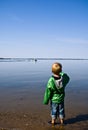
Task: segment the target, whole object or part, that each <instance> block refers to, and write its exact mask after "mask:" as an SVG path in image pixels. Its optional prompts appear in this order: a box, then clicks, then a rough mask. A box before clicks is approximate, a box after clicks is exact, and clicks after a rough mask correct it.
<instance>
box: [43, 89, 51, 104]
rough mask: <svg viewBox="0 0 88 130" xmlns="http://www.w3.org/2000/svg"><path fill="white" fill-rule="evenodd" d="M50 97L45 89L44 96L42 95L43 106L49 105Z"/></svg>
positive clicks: (48, 90) (48, 91)
mask: <svg viewBox="0 0 88 130" xmlns="http://www.w3.org/2000/svg"><path fill="white" fill-rule="evenodd" d="M50 95H51V91H50V89H49V88H46V90H45V95H44V100H43V104H45V105H47V104H48V103H49V100H50Z"/></svg>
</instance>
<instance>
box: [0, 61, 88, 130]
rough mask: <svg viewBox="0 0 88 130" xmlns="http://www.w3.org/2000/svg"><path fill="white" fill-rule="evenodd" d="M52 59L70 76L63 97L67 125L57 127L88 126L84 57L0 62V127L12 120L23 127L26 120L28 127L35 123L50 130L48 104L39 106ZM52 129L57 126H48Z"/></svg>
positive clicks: (77, 129) (79, 128) (87, 78)
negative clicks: (82, 58) (64, 96)
mask: <svg viewBox="0 0 88 130" xmlns="http://www.w3.org/2000/svg"><path fill="white" fill-rule="evenodd" d="M54 62H60V63H61V64H62V65H63V72H66V73H67V74H68V75H69V77H70V82H69V84H68V85H67V87H66V98H65V111H66V119H65V120H66V122H67V125H66V126H65V129H64V128H62V129H61V128H60V130H71V129H72V130H74V129H75V130H87V129H88V60H38V61H37V62H35V61H33V60H31V61H28V60H25V61H20V62H18V61H16V60H15V61H4V62H3V61H0V114H1V115H0V122H1V121H2V122H3V124H4V125H3V126H4V127H5V122H7V124H8V122H9V124H10V127H11V126H14V125H13V124H14V123H16V121H17V122H18V121H19V122H18V123H17V124H18V125H19V124H22V125H23V126H24V125H25V119H26V120H27V119H28V120H27V121H28V122H26V123H28V124H29V125H28V130H29V128H30V129H31V130H32V128H33V130H34V129H39V127H38V126H40V129H41V130H49V129H50V130H51V127H49V124H47V122H48V121H49V120H50V119H51V118H50V113H49V112H50V111H49V108H48V107H49V105H48V107H46V106H44V105H43V96H44V91H45V88H46V84H47V81H48V79H49V77H50V76H51V75H52V73H51V66H52V64H53V63H54ZM21 112H22V113H24V114H21ZM18 113H19V114H18ZM27 113H28V116H27V117H26V116H25V114H27ZM11 115H12V116H11ZM13 115H14V116H15V117H14V116H13ZM21 117H22V119H21ZM25 117H26V118H25ZM1 119H2V120H1ZM11 119H12V120H13V122H12V123H11ZM23 119H24V122H23V123H22V121H23ZM35 120H36V121H37V122H36V121H35ZM1 124H2V123H1ZM17 124H16V126H17ZM22 125H21V127H22ZM24 127H25V126H24ZM26 127H27V126H26ZM45 127H47V128H46V129H45ZM22 128H23V127H22ZM56 129H58V125H57V126H56V127H55V129H54V128H52V130H56ZM58 130H59V129H58Z"/></svg>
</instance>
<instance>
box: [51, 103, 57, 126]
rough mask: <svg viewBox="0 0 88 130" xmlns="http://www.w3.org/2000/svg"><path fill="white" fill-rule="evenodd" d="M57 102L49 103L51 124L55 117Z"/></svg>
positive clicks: (53, 122)
mask: <svg viewBox="0 0 88 130" xmlns="http://www.w3.org/2000/svg"><path fill="white" fill-rule="evenodd" d="M57 106H58V105H57V104H56V103H51V117H52V124H55V120H56V117H57Z"/></svg>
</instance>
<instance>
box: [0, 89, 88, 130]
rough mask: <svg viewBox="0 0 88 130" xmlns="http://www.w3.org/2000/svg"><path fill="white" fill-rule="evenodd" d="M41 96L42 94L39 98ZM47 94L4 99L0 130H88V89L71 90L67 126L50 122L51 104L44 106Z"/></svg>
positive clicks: (14, 96)
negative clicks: (53, 124)
mask: <svg viewBox="0 0 88 130" xmlns="http://www.w3.org/2000/svg"><path fill="white" fill-rule="evenodd" d="M39 93H41V94H40V95H39ZM42 100H43V91H41V92H40V91H39V92H38V93H37V92H36V93H35V92H34V93H33V92H32V93H30V94H29V92H28V94H27V92H24V93H22V94H18V95H15V94H14V95H13V96H12V97H11V98H10V97H9V98H3V99H2V98H0V130H35V129H36V130H88V90H87V89H86V90H77V89H76V90H75V89H73V88H72V90H71V89H70V90H67V92H66V98H65V113H66V118H65V125H64V126H61V125H60V124H59V122H58V120H57V124H56V125H55V127H52V126H51V124H50V123H49V121H50V120H51V117H50V108H49V105H43V104H42Z"/></svg>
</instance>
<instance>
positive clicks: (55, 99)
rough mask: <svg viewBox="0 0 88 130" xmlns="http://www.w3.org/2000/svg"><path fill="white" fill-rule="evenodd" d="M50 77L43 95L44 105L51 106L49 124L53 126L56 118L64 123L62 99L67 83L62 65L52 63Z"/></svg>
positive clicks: (67, 79) (67, 78)
mask: <svg viewBox="0 0 88 130" xmlns="http://www.w3.org/2000/svg"><path fill="white" fill-rule="evenodd" d="M52 73H53V75H52V77H50V79H49V81H48V83H47V87H46V91H45V94H44V101H43V103H44V104H48V103H49V101H50V104H51V117H52V121H51V123H52V124H53V125H54V124H55V120H56V118H57V116H58V117H59V119H60V123H61V124H63V123H64V117H65V113H64V97H65V87H66V85H67V83H68V82H69V77H68V76H67V74H65V73H63V72H62V65H61V64H60V63H54V64H53V65H52Z"/></svg>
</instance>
